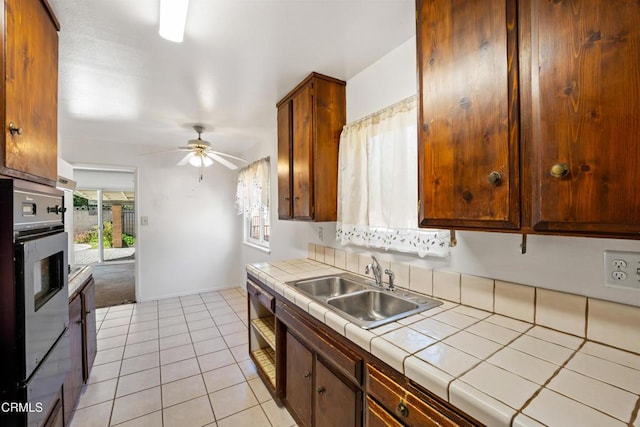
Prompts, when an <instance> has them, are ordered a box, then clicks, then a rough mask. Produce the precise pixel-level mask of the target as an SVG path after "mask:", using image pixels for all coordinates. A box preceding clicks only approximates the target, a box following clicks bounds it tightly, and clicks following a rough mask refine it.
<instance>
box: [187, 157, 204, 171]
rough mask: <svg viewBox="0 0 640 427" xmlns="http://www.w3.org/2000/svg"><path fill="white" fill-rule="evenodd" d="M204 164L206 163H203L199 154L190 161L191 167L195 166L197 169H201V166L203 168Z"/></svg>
mask: <svg viewBox="0 0 640 427" xmlns="http://www.w3.org/2000/svg"><path fill="white" fill-rule="evenodd" d="M203 163H204V162H203V159H202V156H200V155H198V154H196V155H195V156H192V157H191V158H190V159H189V164H190V165H191V166H195V167H197V168H199V167H200V166H202V164H203Z"/></svg>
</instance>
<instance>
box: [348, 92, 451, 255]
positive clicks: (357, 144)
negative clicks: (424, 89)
mask: <svg viewBox="0 0 640 427" xmlns="http://www.w3.org/2000/svg"><path fill="white" fill-rule="evenodd" d="M417 144H418V134H417V97H416V96H415V95H414V96H412V97H410V98H407V99H405V100H403V101H400V102H398V103H396V104H393V105H391V106H389V107H387V108H385V109H383V110H380V111H378V112H376V113H373V114H371V115H369V116H367V117H365V118H363V119H360V120H358V121H356V122H354V123H350V124H348V125H346V126H345V127H344V129H343V131H342V134H341V136H340V149H339V154H338V222H337V226H336V230H337V235H336V240H337V241H338V242H339V243H341V244H342V245H347V244H351V245H357V246H365V247H373V248H381V249H385V250H393V251H400V252H409V253H417V254H418V255H419V256H425V255H428V256H431V257H446V256H448V254H449V239H450V237H449V231H447V230H428V229H419V228H418V209H417V206H418V197H417V195H418V158H417V153H418V145H417Z"/></svg>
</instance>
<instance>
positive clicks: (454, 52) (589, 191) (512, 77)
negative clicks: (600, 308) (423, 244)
mask: <svg viewBox="0 0 640 427" xmlns="http://www.w3.org/2000/svg"><path fill="white" fill-rule="evenodd" d="M417 12H418V26H417V50H418V73H419V76H418V77H419V78H418V81H419V91H420V94H419V95H420V96H419V98H420V109H419V131H418V141H419V144H418V147H419V194H420V199H421V204H420V226H423V227H442V228H454V229H455V228H460V229H470V230H502V231H518V232H521V233H541V234H562V235H583V236H595V237H605V236H606V237H623V238H634V239H638V238H640V192H638V191H635V187H636V186H637V183H638V182H640V168H638V165H637V164H638V161H639V160H640V100H639V98H638V96H636V94H637V93H640V50H639V49H638V46H639V45H640V3H638V2H634V1H626V0H611V1H609V0H585V1H570V0H556V1H542V0H520V1H515V0H506V1H498V0H488V1H486V2H473V1H468V0H467V1H465V0H430V1H426V0H424V1H423V0H417ZM632 94H633V95H632Z"/></svg>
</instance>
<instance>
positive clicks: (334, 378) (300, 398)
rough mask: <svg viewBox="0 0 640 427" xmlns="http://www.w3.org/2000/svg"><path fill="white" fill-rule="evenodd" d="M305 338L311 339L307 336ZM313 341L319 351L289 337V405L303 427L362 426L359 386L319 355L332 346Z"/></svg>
mask: <svg viewBox="0 0 640 427" xmlns="http://www.w3.org/2000/svg"><path fill="white" fill-rule="evenodd" d="M298 332H302V331H298ZM304 336H305V338H307V339H309V338H311V336H310V335H309V334H307V333H305V334H304ZM312 341H313V342H314V343H316V344H318V347H319V348H313V349H312V348H310V346H311V345H309V346H307V345H305V344H303V343H302V342H301V340H300V339H298V338H297V337H296V336H295V335H294V334H293V333H291V331H287V333H286V342H287V344H286V355H285V358H286V381H285V391H284V395H285V397H284V401H285V404H286V405H287V407H288V408H289V409H290V411H291V412H292V413H293V416H294V418H296V421H297V422H298V424H300V425H303V426H308V427H311V426H314V427H324V426H326V427H334V426H361V425H362V391H361V390H360V387H359V384H357V383H354V382H352V381H351V380H350V379H348V378H347V377H345V376H344V375H343V374H340V373H338V371H339V370H340V369H339V368H337V367H336V365H335V364H334V363H333V361H329V360H326V359H324V358H323V357H322V356H321V355H320V354H319V353H318V352H321V351H322V348H323V347H326V346H331V344H327V343H326V342H324V340H321V339H317V340H316V339H313V340H312Z"/></svg>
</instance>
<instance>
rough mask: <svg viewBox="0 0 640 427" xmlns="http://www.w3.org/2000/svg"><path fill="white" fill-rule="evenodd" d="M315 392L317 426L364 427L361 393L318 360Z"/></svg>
mask: <svg viewBox="0 0 640 427" xmlns="http://www.w3.org/2000/svg"><path fill="white" fill-rule="evenodd" d="M315 368H316V371H315V381H316V386H315V390H314V393H313V394H314V396H315V398H314V403H315V417H314V418H315V426H316V427H334V426H359V425H362V411H361V407H362V406H361V403H360V401H361V400H362V398H361V393H360V391H359V390H358V389H357V388H356V387H355V386H353V385H352V384H350V383H349V382H345V381H342V379H340V377H338V375H336V374H334V373H333V372H332V371H331V369H329V368H328V367H327V365H325V363H323V361H322V359H320V358H317V359H316V365H315Z"/></svg>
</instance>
